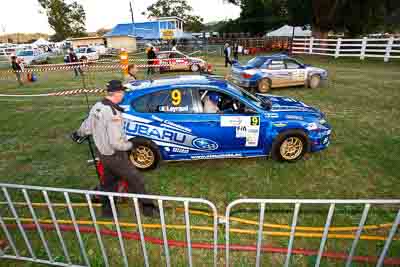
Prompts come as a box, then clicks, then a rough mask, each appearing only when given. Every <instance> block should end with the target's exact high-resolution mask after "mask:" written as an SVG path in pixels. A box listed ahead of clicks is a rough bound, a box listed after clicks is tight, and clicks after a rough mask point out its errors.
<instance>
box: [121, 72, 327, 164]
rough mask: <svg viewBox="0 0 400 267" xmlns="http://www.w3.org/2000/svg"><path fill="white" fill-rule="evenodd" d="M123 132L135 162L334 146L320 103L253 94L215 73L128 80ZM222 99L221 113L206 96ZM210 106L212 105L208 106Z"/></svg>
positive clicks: (290, 154)
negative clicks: (317, 107) (207, 106)
mask: <svg viewBox="0 0 400 267" xmlns="http://www.w3.org/2000/svg"><path fill="white" fill-rule="evenodd" d="M126 87H127V88H128V91H127V92H126V94H125V97H124V100H123V102H122V103H121V107H123V108H124V110H125V112H124V113H123V118H124V123H125V127H124V131H125V133H126V135H127V136H128V138H129V139H130V140H131V141H132V142H133V143H134V149H133V150H132V151H131V152H130V159H131V161H132V163H133V164H134V165H135V166H136V167H137V168H139V169H142V170H146V169H151V168H155V167H156V166H157V165H158V163H159V162H160V161H161V160H164V161H176V160H196V159H220V158H246V157H262V156H268V155H271V156H272V158H274V159H277V160H282V161H296V160H299V159H301V158H302V157H303V155H304V154H305V153H307V152H316V151H320V150H323V149H325V148H327V147H328V145H329V143H330V135H331V126H330V125H329V124H328V123H327V121H326V118H325V115H324V114H323V113H322V112H321V111H319V110H318V109H316V108H313V107H310V106H308V105H306V104H304V103H302V102H300V101H297V100H295V99H293V98H289V97H281V96H272V95H260V94H257V95H254V94H252V93H250V92H248V91H247V90H244V89H242V88H240V87H238V86H236V85H234V84H232V83H230V82H229V81H227V80H220V79H217V78H214V77H212V76H208V75H207V76H200V75H199V76H192V75H190V76H180V77H172V78H164V79H159V80H154V81H133V82H131V83H128V84H126ZM216 95H217V96H218V98H219V100H218V104H217V105H218V108H217V109H216V110H215V112H208V113H207V112H206V105H207V101H210V99H211V97H212V98H214V100H215V96H216ZM207 110H209V109H207Z"/></svg>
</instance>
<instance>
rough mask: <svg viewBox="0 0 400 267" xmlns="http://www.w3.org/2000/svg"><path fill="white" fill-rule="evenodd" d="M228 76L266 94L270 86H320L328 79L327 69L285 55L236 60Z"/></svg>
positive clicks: (235, 81)
mask: <svg viewBox="0 0 400 267" xmlns="http://www.w3.org/2000/svg"><path fill="white" fill-rule="evenodd" d="M231 78H232V80H233V82H234V83H235V84H237V85H239V86H241V87H244V88H247V89H252V88H255V89H256V90H257V91H258V92H260V93H267V92H268V91H269V90H270V89H271V88H277V87H288V86H298V85H305V86H308V87H310V88H316V87H318V86H320V84H321V81H323V80H326V79H327V78H328V72H327V71H326V70H324V69H321V68H316V67H312V66H310V65H306V64H303V63H301V62H299V61H298V60H296V59H294V58H291V57H288V56H287V55H283V54H277V55H272V56H258V57H255V58H253V59H251V60H250V61H248V62H247V63H246V64H245V65H240V64H239V63H237V62H235V63H234V65H233V66H232V71H231Z"/></svg>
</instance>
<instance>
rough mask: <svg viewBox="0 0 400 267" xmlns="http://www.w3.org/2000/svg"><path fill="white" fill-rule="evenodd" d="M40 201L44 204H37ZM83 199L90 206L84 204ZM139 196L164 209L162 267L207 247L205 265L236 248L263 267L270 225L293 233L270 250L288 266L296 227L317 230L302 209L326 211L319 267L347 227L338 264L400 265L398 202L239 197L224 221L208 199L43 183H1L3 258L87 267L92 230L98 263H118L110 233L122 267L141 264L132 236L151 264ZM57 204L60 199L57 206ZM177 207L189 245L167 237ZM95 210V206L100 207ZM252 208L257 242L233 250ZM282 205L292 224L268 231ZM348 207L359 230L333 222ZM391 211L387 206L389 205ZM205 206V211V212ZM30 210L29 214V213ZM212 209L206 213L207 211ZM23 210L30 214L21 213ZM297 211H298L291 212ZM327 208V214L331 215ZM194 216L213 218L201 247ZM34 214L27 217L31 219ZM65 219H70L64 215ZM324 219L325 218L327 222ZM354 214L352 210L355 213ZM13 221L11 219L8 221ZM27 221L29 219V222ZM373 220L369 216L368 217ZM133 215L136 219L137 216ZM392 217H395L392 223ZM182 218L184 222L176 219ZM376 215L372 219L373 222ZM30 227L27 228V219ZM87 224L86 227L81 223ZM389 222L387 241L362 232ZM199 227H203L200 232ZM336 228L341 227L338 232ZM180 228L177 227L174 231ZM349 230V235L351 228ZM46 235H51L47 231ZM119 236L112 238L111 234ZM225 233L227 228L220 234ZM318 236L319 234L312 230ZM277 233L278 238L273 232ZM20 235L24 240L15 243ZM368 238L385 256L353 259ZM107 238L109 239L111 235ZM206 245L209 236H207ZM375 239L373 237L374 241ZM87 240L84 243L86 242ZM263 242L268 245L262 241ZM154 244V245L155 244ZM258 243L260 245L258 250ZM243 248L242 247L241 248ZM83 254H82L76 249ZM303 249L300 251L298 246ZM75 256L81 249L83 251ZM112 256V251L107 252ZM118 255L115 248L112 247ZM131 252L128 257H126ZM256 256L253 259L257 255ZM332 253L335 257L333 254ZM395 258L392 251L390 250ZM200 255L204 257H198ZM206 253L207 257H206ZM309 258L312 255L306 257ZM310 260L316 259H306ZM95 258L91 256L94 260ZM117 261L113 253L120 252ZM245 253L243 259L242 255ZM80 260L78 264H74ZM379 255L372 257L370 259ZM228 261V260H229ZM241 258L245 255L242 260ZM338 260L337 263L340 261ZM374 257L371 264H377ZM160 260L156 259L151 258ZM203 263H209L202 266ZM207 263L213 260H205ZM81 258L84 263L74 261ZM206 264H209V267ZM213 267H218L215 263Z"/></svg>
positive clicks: (228, 261)
mask: <svg viewBox="0 0 400 267" xmlns="http://www.w3.org/2000/svg"><path fill="white" fill-rule="evenodd" d="M96 196H98V197H106V198H109V200H110V203H111V208H112V213H113V218H112V221H111V222H110V223H111V224H112V228H113V229H115V230H114V231H112V230H110V227H107V228H106V229H104V228H102V227H100V226H101V225H102V224H103V225H104V221H103V222H102V221H101V220H100V219H99V218H98V217H97V216H96V212H95V209H94V208H95V207H99V204H95V203H93V200H92V199H93V197H96ZM38 199H40V200H41V201H42V202H34V200H35V201H38ZM77 199H78V200H80V201H81V202H79V203H77V202H76V201H73V200H77ZM82 199H83V200H84V202H82ZM122 199H124V200H125V201H127V200H128V201H129V202H128V204H129V206H128V207H130V214H129V218H132V220H133V223H132V224H131V226H132V225H133V224H134V225H135V227H136V230H134V231H129V232H128V231H127V230H125V231H123V227H128V226H127V224H129V223H126V222H122V221H121V216H120V215H118V214H119V212H118V210H117V205H116V203H117V202H118V203H119V202H121V201H122ZM141 199H151V200H153V201H154V202H155V203H157V205H156V206H158V211H159V218H158V220H159V221H160V224H159V225H158V226H159V228H160V229H161V236H162V237H161V238H160V239H158V240H159V242H158V243H157V242H156V243H155V244H158V245H160V246H161V247H162V252H163V253H158V254H157V259H155V261H156V262H157V263H158V264H161V262H164V263H165V265H166V266H168V267H169V266H171V265H173V264H172V263H171V262H173V261H172V260H171V259H172V258H173V257H174V258H180V259H181V260H182V261H186V262H187V265H188V266H193V265H195V264H194V261H193V258H194V256H193V254H194V253H192V249H204V248H205V247H207V249H208V250H210V251H211V253H212V255H213V257H212V260H211V259H200V260H201V262H202V266H204V265H208V266H217V265H218V264H220V265H225V266H227V267H228V266H232V264H235V262H233V260H232V256H231V254H232V253H233V251H236V250H242V251H247V252H249V255H247V256H246V257H248V258H250V259H252V260H254V262H255V265H256V266H261V263H262V252H266V251H268V250H267V249H268V247H265V246H263V240H265V239H266V237H268V235H269V234H268V233H269V232H265V231H264V230H265V228H266V227H281V228H284V229H286V230H288V232H276V233H281V234H282V233H283V234H284V235H277V236H284V237H287V238H288V245H287V247H283V248H280V249H281V250H280V252H278V251H277V250H275V251H269V252H278V253H282V254H284V255H285V257H284V258H285V260H284V263H283V265H284V266H290V263H291V257H292V255H294V254H302V253H301V252H300V253H298V252H296V249H294V248H293V244H294V241H295V237H296V236H298V234H300V236H301V233H299V232H298V230H303V231H305V230H304V228H313V227H304V226H299V224H298V221H299V217H300V215H299V214H300V211H301V210H302V209H307V208H309V207H315V206H319V207H321V206H322V207H324V210H323V213H322V216H323V217H321V218H322V220H323V221H325V224H324V226H323V227H315V228H318V230H315V229H314V230H310V231H319V232H318V233H317V235H318V238H320V242H319V249H318V250H315V253H314V254H312V255H314V256H315V257H316V262H315V266H317V267H318V266H319V265H320V263H321V259H322V258H323V257H329V256H327V255H326V254H329V253H330V252H326V251H325V249H326V243H327V240H328V239H330V238H334V237H333V236H331V232H332V231H333V233H335V231H343V228H351V229H352V230H351V231H353V232H354V234H352V235H347V239H349V240H350V241H351V247H349V249H348V251H345V252H344V253H342V254H341V255H342V256H341V258H340V257H339V259H341V260H344V261H343V265H345V266H346V267H350V266H351V264H352V260H354V259H355V258H356V257H366V258H369V261H368V262H369V263H372V264H373V265H375V266H377V267H381V266H383V265H384V264H386V263H390V265H395V264H399V265H400V258H389V256H388V252H389V250H390V249H391V245H392V243H393V242H398V240H399V239H400V238H399V236H398V235H396V232H397V230H398V228H399V224H400V199H396V200H394V199H393V200H333V199H332V200H309V199H308V200H304V199H240V200H236V201H233V202H231V203H230V204H229V205H228V206H227V208H226V211H225V216H222V215H218V212H217V208H216V206H215V205H214V204H213V203H211V202H210V201H208V200H205V199H200V198H186V197H166V196H152V195H136V194H125V193H111V192H98V191H87V190H73V189H61V188H48V187H37V186H25V185H15V184H1V183H0V229H1V230H0V261H1V260H2V259H8V260H19V261H26V262H34V263H39V264H48V265H53V266H74V267H78V266H79V267H82V266H85V267H86V266H92V265H95V263H93V262H91V261H90V259H89V258H90V257H89V254H90V253H89V252H88V249H87V248H88V244H87V243H88V242H89V239H88V238H85V237H84V235H85V234H86V233H92V234H95V235H96V238H97V240H96V241H97V245H98V247H99V249H100V251H101V253H100V255H101V258H100V257H98V258H99V259H97V261H96V263H97V264H98V261H99V260H100V261H102V264H103V265H104V266H112V265H113V264H115V263H114V262H112V259H111V257H110V254H108V253H107V250H106V248H109V246H108V245H109V239H108V241H105V238H106V237H105V236H112V237H114V238H115V240H116V241H118V245H117V247H118V249H117V253H118V254H119V257H120V258H121V259H122V263H123V265H124V266H133V265H135V266H137V265H138V262H130V261H129V260H128V258H129V256H132V253H135V252H133V251H132V248H131V249H129V248H128V247H129V246H128V245H129V244H128V245H127V242H126V240H125V239H134V240H138V241H140V248H139V249H138V250H141V252H136V253H139V254H141V255H137V256H139V258H142V259H143V261H144V265H145V266H150V262H151V261H150V256H151V255H150V253H149V251H148V249H149V244H148V243H152V242H151V241H152V240H153V241H154V239H156V238H151V237H148V236H145V234H144V231H145V228H146V227H147V226H148V225H146V224H144V222H143V217H142V215H141V211H140V206H139V201H140V200H141ZM53 201H58V203H55V202H53ZM166 203H167V204H169V205H171V204H172V203H174V204H179V205H180V206H182V207H183V208H181V210H182V212H183V221H184V224H183V225H182V227H181V228H180V230H184V232H185V235H184V236H185V238H184V239H185V241H176V240H172V239H168V235H167V231H168V229H169V227H170V226H171V225H168V224H167V223H166V215H165V211H166V209H167V208H170V207H167V205H165V204H166ZM95 205H97V206H95ZM196 205H202V208H203V209H202V210H201V211H198V210H197V211H195V212H193V211H192V210H190V208H191V207H192V208H193V207H194V206H196ZM254 205H256V206H257V209H256V211H257V212H258V221H252V222H253V223H250V224H252V225H253V226H256V227H257V230H253V234H254V239H255V240H254V243H252V245H234V244H231V240H232V234H233V233H234V232H236V233H240V231H241V229H237V228H236V229H235V228H233V225H232V223H233V222H238V221H239V222H243V221H245V220H244V219H241V218H236V217H233V216H232V215H233V212H235V211H237V210H238V209H239V207H240V212H243V211H245V212H246V210H247V209H250V208H251V210H253V211H254ZM282 205H288V206H289V207H290V212H289V213H287V215H289V217H288V218H289V219H288V220H289V221H291V223H288V224H287V225H280V226H279V225H278V226H276V225H275V226H270V225H271V224H266V223H265V218H270V219H271V220H272V219H273V215H272V210H271V208H272V207H273V208H276V207H281V206H282ZM342 205H345V206H346V207H352V208H354V207H359V208H360V207H361V209H360V211H362V212H360V213H361V217H360V219H359V220H358V219H357V221H355V220H354V218H353V217H352V218H351V219H352V221H355V222H358V224H357V225H355V224H354V225H353V226H352V227H336V229H334V228H335V227H332V224H333V223H332V220H333V217H334V215H335V212H337V210H338V208H337V207H338V206H342ZM38 206H39V207H41V208H42V209H43V210H46V213H47V214H48V216H50V218H51V219H46V220H45V219H43V218H42V216H43V212H42V210H39V208H37V207H38ZM383 206H384V207H386V208H389V209H390V212H389V213H390V216H389V217H390V218H391V219H390V221H389V222H388V224H380V225H375V226H371V225H366V222H367V219H368V218H369V217H368V216H370V214H371V212H370V210H371V209H372V208H376V207H379V208H382V207H383ZM387 206H389V207H387ZM59 207H64V212H65V213H64V214H63V215H64V216H68V220H65V218H63V219H60V218H58V216H60V214H59V213H57V209H58V208H59ZM82 207H86V208H87V209H88V212H86V213H85V215H86V216H87V217H90V219H89V220H88V221H86V223H84V222H85V221H82V220H79V218H80V217H79V214H82V212H83V211H82ZM204 207H206V209H204ZM24 209H25V210H24ZM204 210H206V211H207V212H206V211H204ZM23 211H25V212H23ZM292 211H293V212H292ZM325 211H326V213H325ZM192 212H193V213H194V214H196V212H198V213H197V214H199V213H203V215H204V214H206V216H207V217H208V220H209V221H212V224H210V226H209V227H205V226H203V228H202V229H203V230H204V229H205V228H208V231H209V232H210V234H212V238H210V239H207V241H208V242H207V243H196V242H193V241H192V231H191V230H192V229H196V227H197V225H194V224H191V223H190V214H192ZM27 214H28V215H27ZM65 214H67V215H65ZM325 214H326V217H325ZM350 215H352V213H350ZM350 215H349V214H347V213H345V216H346V218H347V219H349V216H350ZM7 216H10V217H7ZM24 216H29V218H26V217H24ZM370 217H371V216H370ZM133 218H134V219H133ZM393 218H394V219H393ZM173 219H176V220H178V219H179V218H173ZM375 219H376V218H374V221H375ZM27 221H29V222H31V223H30V224H27V223H26V222H27ZM68 222H69V224H70V226H69V228H67V226H66V224H67V223H68ZM82 224H83V225H82ZM87 224H89V225H93V227H91V229H93V230H92V231H88V230H87V229H88V227H86V228H85V226H84V225H87ZM218 224H221V226H223V227H225V244H221V243H220V244H218V243H217V242H218V238H219V236H218ZM382 225H385V228H386V229H387V234H384V235H382V236H363V231H364V230H365V231H367V230H370V229H372V227H374V228H373V229H375V230H379V231H380V233H382V230H381V227H383V226H382ZM173 227H176V225H172V227H171V228H173ZM200 228H201V226H200V227H199V228H197V229H198V230H202V229H200ZM338 228H342V229H341V230H338ZM49 229H51V230H52V231H53V232H54V231H55V234H54V236H53V238H52V239H51V242H50V241H49V240H48V239H46V236H47V230H49ZM175 229H176V228H175ZM242 230H243V231H251V230H249V228H248V227H247V228H245V229H242ZM67 231H68V232H70V233H69V236H68V237H67V238H66V235H67V233H65V232H67ZM348 231H349V230H348ZM28 232H29V233H32V232H33V233H35V234H36V239H33V238H32V235H29V234H28ZM45 232H46V234H45ZM110 232H113V233H114V234H110ZM220 232H223V231H220ZM73 234H74V235H75V238H74V240H77V242H76V241H75V243H74V244H72V245H73V246H74V248H76V249H75V252H76V253H77V254H80V255H76V254H73V253H71V242H72V241H71V235H73ZM312 234H314V235H315V233H312ZM132 235H134V236H136V238H127V237H128V236H132ZM270 235H271V236H273V235H272V234H270ZM17 236H19V238H17ZM368 237H370V238H373V237H375V238H378V237H380V238H381V239H374V240H381V241H383V242H382V244H383V247H382V248H381V249H380V251H379V255H375V256H355V252H356V248H357V245H358V244H359V241H360V240H361V239H368ZM108 238H109V237H108ZM202 239H203V240H204V237H202ZM370 240H371V239H370ZM85 241H86V242H85ZM93 242H94V241H93V240H92V242H91V246H93ZM264 242H265V241H264ZM176 243H180V247H183V248H184V249H185V256H184V257H185V258H186V259H182V254H179V255H175V253H171V252H170V251H171V250H170V248H171V246H173V244H176ZM56 244H58V245H59V248H60V250H59V254H61V255H55V254H56V253H54V247H55V246H57V245H56ZM153 244H154V242H153ZM253 244H255V245H253ZM241 246H242V248H244V249H239V248H240V247H241ZM77 249H79V250H77ZM297 250H301V249H297ZM77 251H80V253H78V252H77ZM108 251H109V250H108ZM113 251H114V253H115V247H114V249H113ZM127 252H130V253H128V254H127ZM223 252H225V257H223V256H222V255H220V256H219V257H218V253H220V254H223ZM254 252H255V255H254ZM330 254H332V253H330ZM392 254H393V253H392ZM196 255H197V257H201V256H199V254H196ZM201 255H204V254H201ZM303 255H306V254H303ZM308 255H310V254H308ZM395 256H399V254H396V255H395ZM92 257H93V256H92ZM114 257H115V255H114ZM242 257H243V255H242V254H241V258H242ZM76 258H79V259H80V260H74V259H76ZM372 258H373V259H372ZM223 259H225V261H224V260H223ZM242 259H243V258H242ZM336 259H338V258H336ZM371 259H372V260H371ZM152 260H153V262H154V259H152ZM203 260H204V261H203ZM206 260H208V261H206ZM74 261H79V262H74ZM206 262H208V264H207V263H206ZM211 262H212V263H211Z"/></svg>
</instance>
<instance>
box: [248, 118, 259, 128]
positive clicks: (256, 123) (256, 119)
mask: <svg viewBox="0 0 400 267" xmlns="http://www.w3.org/2000/svg"><path fill="white" fill-rule="evenodd" d="M250 124H251V125H253V126H257V125H260V118H259V117H251V123H250Z"/></svg>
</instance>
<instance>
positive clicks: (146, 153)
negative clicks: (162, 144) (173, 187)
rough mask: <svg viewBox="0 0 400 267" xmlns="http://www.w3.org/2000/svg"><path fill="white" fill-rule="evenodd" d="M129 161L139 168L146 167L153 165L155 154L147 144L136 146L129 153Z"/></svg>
mask: <svg viewBox="0 0 400 267" xmlns="http://www.w3.org/2000/svg"><path fill="white" fill-rule="evenodd" d="M130 158H131V161H132V163H133V165H135V166H136V167H137V168H139V169H147V168H149V167H150V166H151V165H153V163H154V160H155V156H154V153H153V151H152V150H151V149H150V148H149V147H147V146H138V147H137V148H136V149H135V150H134V151H132V152H131V154H130Z"/></svg>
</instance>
